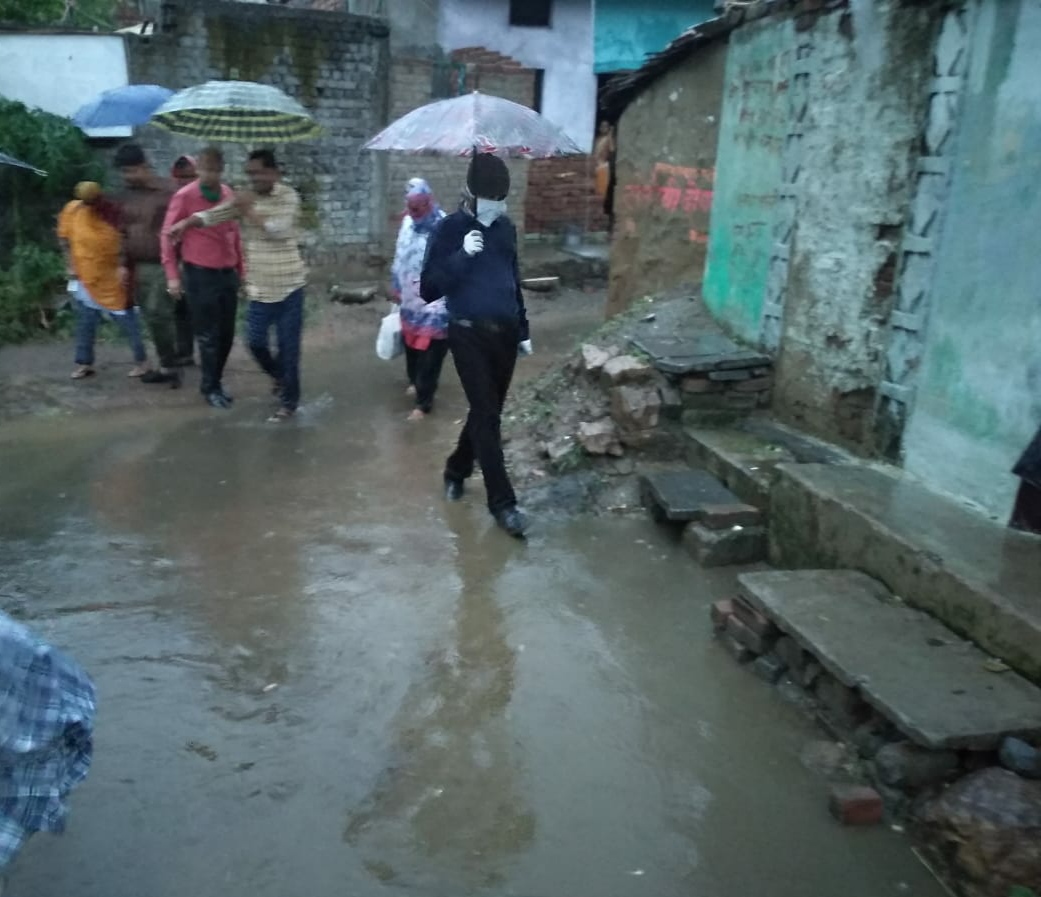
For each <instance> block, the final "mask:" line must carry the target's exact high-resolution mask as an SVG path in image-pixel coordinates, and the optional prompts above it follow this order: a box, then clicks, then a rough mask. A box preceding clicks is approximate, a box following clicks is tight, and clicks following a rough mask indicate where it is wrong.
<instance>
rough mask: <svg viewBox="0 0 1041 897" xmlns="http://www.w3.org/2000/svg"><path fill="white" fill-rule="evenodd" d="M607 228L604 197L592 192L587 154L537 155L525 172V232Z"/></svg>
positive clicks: (593, 176) (591, 169) (593, 180)
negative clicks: (526, 172)
mask: <svg viewBox="0 0 1041 897" xmlns="http://www.w3.org/2000/svg"><path fill="white" fill-rule="evenodd" d="M569 228H577V229H578V230H580V231H582V232H583V233H602V232H606V231H607V215H605V214H604V201H603V199H601V198H600V197H599V196H598V195H597V193H596V164H595V163H594V162H593V157H592V156H588V155H582V156H566V157H563V158H560V159H539V160H537V161H535V162H532V163H531V170H530V171H529V172H528V204H527V207H526V209H525V229H526V230H527V232H528V233H529V234H542V235H544V236H548V235H554V234H561V233H564V232H566V231H567V230H568V229H569Z"/></svg>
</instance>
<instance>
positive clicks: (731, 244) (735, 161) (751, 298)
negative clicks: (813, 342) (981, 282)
mask: <svg viewBox="0 0 1041 897" xmlns="http://www.w3.org/2000/svg"><path fill="white" fill-rule="evenodd" d="M793 37H794V32H793V26H792V24H791V22H776V21H766V22H763V23H757V24H755V25H751V26H748V27H745V28H740V29H738V30H737V31H736V32H734V34H733V35H732V36H731V39H730V48H729V52H728V56H727V68H726V77H725V88H724V100H723V113H722V121H721V122H720V134H719V146H720V148H721V151H720V153H719V155H718V157H717V160H716V183H715V195H714V197H713V201H712V227H711V230H710V234H709V245H708V262H707V266H706V270H705V280H704V285H703V290H704V295H705V301H706V303H707V304H708V307H709V309H710V310H711V311H712V313H713V314H714V315H715V317H716V318H717V319H718V320H719V321H720V323H722V324H723V325H724V326H725V327H726V328H727V329H728V330H729V331H730V332H731V333H733V334H734V335H735V336H737V337H739V338H740V339H743V340H746V341H748V342H756V341H758V338H759V323H760V318H761V316H762V310H763V297H764V295H765V292H766V282H767V277H768V276H769V270H770V249H771V246H772V244H773V242H774V235H773V228H774V207H775V203H776V194H777V187H778V185H779V184H780V182H781V151H782V149H783V147H784V139H785V134H786V131H787V123H788V97H787V90H788V71H789V69H790V59H789V54H790V53H791V47H792V46H793V43H794V41H793Z"/></svg>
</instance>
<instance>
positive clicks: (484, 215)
mask: <svg viewBox="0 0 1041 897" xmlns="http://www.w3.org/2000/svg"><path fill="white" fill-rule="evenodd" d="M505 214H506V200H505V199H480V198H479V199H478V200H477V215H476V216H475V217H476V218H477V220H478V221H480V222H481V224H483V225H484V226H485V227H491V226H492V224H493V223H494V222H495V220H496V219H498V218H500V217H501V216H503V215H505Z"/></svg>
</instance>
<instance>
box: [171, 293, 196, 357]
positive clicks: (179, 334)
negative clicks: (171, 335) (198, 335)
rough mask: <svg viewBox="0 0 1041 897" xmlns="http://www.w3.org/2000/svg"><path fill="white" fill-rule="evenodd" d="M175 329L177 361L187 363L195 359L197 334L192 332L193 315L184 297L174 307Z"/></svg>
mask: <svg viewBox="0 0 1041 897" xmlns="http://www.w3.org/2000/svg"><path fill="white" fill-rule="evenodd" d="M174 329H175V333H176V339H177V360H178V361H182V360H183V361H187V360H188V359H189V358H194V357H195V334H194V333H193V332H192V315H191V311H190V310H189V309H188V303H187V301H186V300H185V299H184V297H183V296H182V297H181V299H180V300H179V301H178V302H177V303H176V304H175V305H174Z"/></svg>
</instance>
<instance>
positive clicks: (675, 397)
mask: <svg viewBox="0 0 1041 897" xmlns="http://www.w3.org/2000/svg"><path fill="white" fill-rule="evenodd" d="M658 395H659V396H661V410H662V414H664V415H665V416H666V417H667V418H669V419H670V420H679V418H680V415H682V414H683V396H682V395H680V391H679V390H678V389H676V387H675V386H672V385H670V384H668V383H665V384H659V385H658Z"/></svg>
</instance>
